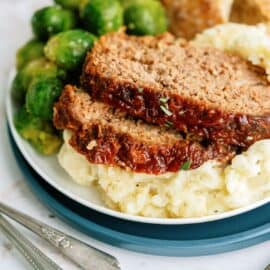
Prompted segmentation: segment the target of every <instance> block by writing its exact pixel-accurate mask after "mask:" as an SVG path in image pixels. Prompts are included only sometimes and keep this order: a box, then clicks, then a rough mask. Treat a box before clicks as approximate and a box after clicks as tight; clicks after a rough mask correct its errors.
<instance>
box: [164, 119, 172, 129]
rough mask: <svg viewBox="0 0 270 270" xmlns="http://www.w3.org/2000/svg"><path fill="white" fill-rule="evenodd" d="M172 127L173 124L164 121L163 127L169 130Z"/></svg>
mask: <svg viewBox="0 0 270 270" xmlns="http://www.w3.org/2000/svg"><path fill="white" fill-rule="evenodd" d="M172 126H173V122H171V121H166V122H165V127H167V128H171V127H172Z"/></svg>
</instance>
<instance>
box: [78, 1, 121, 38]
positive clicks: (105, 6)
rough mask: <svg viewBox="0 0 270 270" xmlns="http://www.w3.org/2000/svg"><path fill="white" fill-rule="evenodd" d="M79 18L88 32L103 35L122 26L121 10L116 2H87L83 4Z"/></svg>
mask: <svg viewBox="0 0 270 270" xmlns="http://www.w3.org/2000/svg"><path fill="white" fill-rule="evenodd" d="M81 17H82V19H83V23H84V25H85V28H86V29H87V30H88V31H90V32H92V33H94V34H97V35H103V34H105V33H107V32H112V31H116V30H118V29H119V28H120V27H121V26H122V25H123V8H122V6H121V4H120V3H119V1H118V0H89V1H87V2H86V3H84V4H83V7H82V9H81Z"/></svg>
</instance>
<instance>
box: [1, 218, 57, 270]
mask: <svg viewBox="0 0 270 270" xmlns="http://www.w3.org/2000/svg"><path fill="white" fill-rule="evenodd" d="M0 229H1V230H2V232H3V233H4V234H5V235H6V236H7V238H8V239H9V240H10V241H11V242H12V243H13V245H14V246H15V247H16V248H17V249H18V251H19V252H20V253H21V254H22V255H23V256H24V257H25V259H26V260H27V262H28V263H29V264H30V265H31V266H32V268H33V269H35V270H62V268H61V267H60V266H58V265H57V264H56V263H54V262H53V261H52V260H51V259H50V258H49V257H47V256H46V255H45V254H44V253H42V251H41V250H39V249H38V248H37V247H36V246H34V245H33V244H32V243H31V242H30V241H29V240H27V239H26V238H25V237H24V236H23V235H22V234H21V233H20V232H19V231H18V230H17V229H16V228H15V227H14V226H13V225H11V223H9V222H8V221H7V220H6V219H5V218H4V217H3V216H2V215H0Z"/></svg>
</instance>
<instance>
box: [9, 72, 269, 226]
mask: <svg viewBox="0 0 270 270" xmlns="http://www.w3.org/2000/svg"><path fill="white" fill-rule="evenodd" d="M14 74H15V72H14V71H13V72H11V74H10V77H9V84H8V89H7V90H6V113H7V119H8V124H9V126H10V130H11V133H12V136H13V138H14V140H15V142H16V144H17V146H18V148H19V150H20V152H21V153H22V155H23V156H24V158H25V159H26V160H27V162H28V163H29V164H30V165H31V166H32V168H33V169H34V170H35V171H36V172H37V173H38V174H39V175H40V176H41V177H42V178H43V179H44V180H45V181H47V182H48V183H49V184H50V185H52V186H53V187H54V188H56V189H57V190H58V191H60V192H62V193H63V194H64V195H66V196H67V197H69V198H71V199H73V200H74V201H76V202H78V203H80V204H82V205H84V206H86V207H89V208H91V209H94V210H96V211H98V212H101V213H103V214H106V215H110V216H113V217H116V218H120V219H125V220H129V221H136V222H144V223H153V224H162V225H172V224H174V225H176V224H178V225H180V224H191V223H202V222H208V221H214V220H219V219H223V218H228V217H232V216H234V215H239V214H241V213H244V212H247V211H249V210H252V209H255V208H257V207H259V206H262V205H263V204H265V203H268V202H269V201H270V198H267V199H264V200H261V201H258V202H256V203H253V204H251V205H249V206H246V207H243V208H239V209H236V210H233V211H229V212H225V213H221V214H216V215H213V216H206V217H199V218H171V219H169V218H148V217H140V216H133V215H129V214H124V213H120V212H117V211H114V210H111V209H109V208H107V207H106V206H105V205H104V203H103V202H102V200H101V199H100V197H99V193H98V191H97V190H96V189H95V188H94V187H93V188H88V187H82V186H80V185H78V184H76V183H74V182H73V180H72V179H71V178H70V176H69V175H68V174H67V173H66V172H65V171H64V170H63V169H62V168H61V167H60V165H59V164H58V161H57V158H56V157H55V156H53V157H44V156H42V155H39V154H38V153H37V152H36V151H35V150H34V149H33V148H32V147H31V146H30V145H29V144H28V143H27V142H26V141H25V140H23V139H22V138H21V137H20V135H19V134H18V133H17V131H16V129H15V127H14V125H13V121H12V119H13V115H14V112H15V111H16V109H17V108H16V105H15V104H14V103H13V102H12V99H11V92H10V85H11V81H12V78H13V77H14Z"/></svg>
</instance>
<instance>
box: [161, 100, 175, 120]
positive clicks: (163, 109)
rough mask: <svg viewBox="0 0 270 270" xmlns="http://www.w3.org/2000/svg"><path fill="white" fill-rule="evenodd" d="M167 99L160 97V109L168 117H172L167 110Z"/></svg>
mask: <svg viewBox="0 0 270 270" xmlns="http://www.w3.org/2000/svg"><path fill="white" fill-rule="evenodd" d="M169 99H170V98H169V97H162V98H160V99H159V102H160V109H161V110H162V111H163V112H164V113H165V114H166V115H168V116H172V112H171V111H170V110H169V106H168V101H169Z"/></svg>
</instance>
